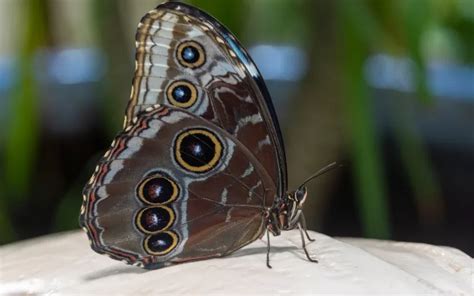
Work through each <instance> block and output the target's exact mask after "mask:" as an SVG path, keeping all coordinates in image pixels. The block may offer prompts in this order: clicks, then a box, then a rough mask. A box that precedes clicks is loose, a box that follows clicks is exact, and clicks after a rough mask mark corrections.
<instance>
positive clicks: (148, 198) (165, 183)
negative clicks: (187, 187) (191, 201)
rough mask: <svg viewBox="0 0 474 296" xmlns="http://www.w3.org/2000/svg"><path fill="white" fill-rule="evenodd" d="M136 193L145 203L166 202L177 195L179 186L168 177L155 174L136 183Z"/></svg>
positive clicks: (156, 203)
mask: <svg viewBox="0 0 474 296" xmlns="http://www.w3.org/2000/svg"><path fill="white" fill-rule="evenodd" d="M137 195H138V198H140V200H141V201H143V202H144V203H146V204H150V205H158V204H168V203H170V202H172V201H174V200H175V199H176V198H177V197H178V195H179V187H178V185H177V184H176V182H174V181H173V180H171V179H170V178H168V177H164V176H162V175H161V174H156V175H152V176H150V177H147V178H146V179H145V180H143V181H142V182H141V183H140V184H139V185H138V188H137Z"/></svg>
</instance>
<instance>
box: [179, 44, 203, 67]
mask: <svg viewBox="0 0 474 296" xmlns="http://www.w3.org/2000/svg"><path fill="white" fill-rule="evenodd" d="M176 58H177V59H178V62H179V63H180V64H181V66H183V67H186V68H191V69H195V68H199V67H201V66H202V65H204V63H205V62H206V53H205V51H204V48H203V47H202V45H201V44H199V43H197V42H196V41H184V42H182V43H181V44H180V45H178V49H177V50H176Z"/></svg>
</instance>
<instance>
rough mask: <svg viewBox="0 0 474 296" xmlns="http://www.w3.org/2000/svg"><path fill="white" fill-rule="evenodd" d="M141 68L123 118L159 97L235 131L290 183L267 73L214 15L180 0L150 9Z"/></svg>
mask: <svg viewBox="0 0 474 296" xmlns="http://www.w3.org/2000/svg"><path fill="white" fill-rule="evenodd" d="M136 47H137V54H136V65H137V66H136V70H135V77H134V80H133V88H132V94H131V99H130V102H129V104H128V107H127V112H126V120H125V125H128V124H129V123H130V122H131V120H132V119H133V117H134V116H136V115H137V114H138V113H139V112H140V111H142V110H144V109H146V108H147V107H149V106H151V105H154V104H156V103H159V104H165V105H170V106H174V107H179V108H185V109H186V110H188V111H190V112H192V113H193V114H196V115H198V116H201V117H203V118H205V119H206V120H209V121H212V122H214V123H215V124H217V125H218V126H220V127H222V128H223V129H225V130H226V131H227V132H229V133H230V134H232V135H233V136H235V137H236V138H237V139H239V141H240V142H241V143H242V144H243V145H245V146H246V147H247V148H248V149H249V150H250V151H252V153H253V154H254V155H255V156H256V157H257V158H258V159H259V160H260V162H261V163H262V165H263V167H264V168H265V169H266V170H267V171H268V173H269V174H270V176H271V177H272V179H273V181H274V182H275V184H276V186H277V188H278V190H279V193H280V194H281V193H282V192H285V191H286V160H285V153H284V147H283V141H282V139H281V135H280V130H279V125H278V121H277V118H276V116H275V112H274V110H273V106H272V104H271V100H270V98H269V96H268V92H267V90H266V87H265V84H264V82H263V79H262V78H261V76H260V74H259V72H258V70H257V69H256V67H255V65H254V63H253V62H252V60H251V58H250V57H249V56H248V54H247V52H246V51H245V49H243V48H242V46H240V44H239V42H238V41H237V40H236V39H235V37H234V36H233V35H232V34H231V33H230V32H229V31H228V30H227V29H225V28H224V27H223V26H222V25H221V24H220V23H219V22H217V21H216V20H215V19H214V18H212V17H211V16H209V15H207V14H206V13H204V12H202V11H200V10H198V9H196V8H193V7H190V6H188V5H185V4H182V3H172V2H169V3H165V4H162V5H160V6H158V7H157V8H156V9H154V10H152V11H150V12H149V13H148V14H147V15H145V17H144V18H143V19H142V21H141V22H140V25H139V28H138V30H137V34H136Z"/></svg>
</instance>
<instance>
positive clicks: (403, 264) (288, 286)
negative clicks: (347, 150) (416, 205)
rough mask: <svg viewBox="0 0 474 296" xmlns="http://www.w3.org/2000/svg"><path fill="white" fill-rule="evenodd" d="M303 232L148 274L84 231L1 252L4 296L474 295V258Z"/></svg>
mask: <svg viewBox="0 0 474 296" xmlns="http://www.w3.org/2000/svg"><path fill="white" fill-rule="evenodd" d="M310 234H311V235H312V236H313V237H314V238H316V241H315V242H312V243H310V244H309V245H308V249H309V251H310V253H311V254H312V255H313V256H314V257H315V258H317V259H318V260H319V262H320V263H319V264H315V263H311V262H308V261H307V260H306V257H305V255H304V253H303V250H302V249H301V241H300V236H299V233H298V231H289V232H284V233H282V236H280V237H272V238H271V239H272V255H271V264H272V266H273V269H268V268H267V267H266V265H265V252H266V242H265V241H264V240H258V241H256V242H254V243H252V244H250V245H248V246H247V247H245V248H243V249H241V250H239V251H237V252H235V253H234V254H233V255H232V256H229V257H225V258H219V259H211V260H205V261H197V262H192V263H186V264H180V265H174V266H171V267H166V268H163V269H159V270H153V271H146V270H143V269H140V268H138V267H133V266H129V265H125V264H123V263H122V262H119V261H115V260H112V259H109V258H108V257H106V256H101V255H98V254H96V253H95V252H93V251H92V250H91V249H90V247H89V245H88V241H87V239H86V237H85V234H84V233H83V232H82V231H74V232H67V233H61V234H55V235H49V236H44V237H40V238H36V239H31V240H27V241H23V242H19V243H15V244H11V245H6V246H3V247H0V260H1V261H0V294H2V295H3V294H15V295H20V294H107V295H112V294H113V295H115V294H122V295H129V294H130V295H131V294H133V295H140V294H209V293H212V294H270V293H271V294H308V293H311V294H315V293H327V294H334V293H337V294H368V293H376V294H387V293H409V294H415V293H419V294H448V295H473V293H474V291H473V282H474V280H473V275H472V272H473V270H472V268H473V263H474V260H473V259H472V258H470V257H469V256H468V255H466V254H464V253H462V252H461V251H459V250H456V249H453V248H449V247H438V246H432V245H426V244H416V243H402V242H390V241H378V240H368V239H353V238H331V237H328V236H325V235H323V234H320V233H316V232H310Z"/></svg>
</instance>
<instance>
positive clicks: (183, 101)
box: [166, 80, 197, 108]
mask: <svg viewBox="0 0 474 296" xmlns="http://www.w3.org/2000/svg"><path fill="white" fill-rule="evenodd" d="M166 94H167V97H168V101H169V102H170V103H171V105H173V106H176V107H180V108H189V107H191V106H192V105H194V103H196V100H197V90H196V87H195V86H194V85H193V84H191V83H190V82H188V81H186V80H179V81H175V82H173V83H171V84H170V86H168V89H167V91H166Z"/></svg>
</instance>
